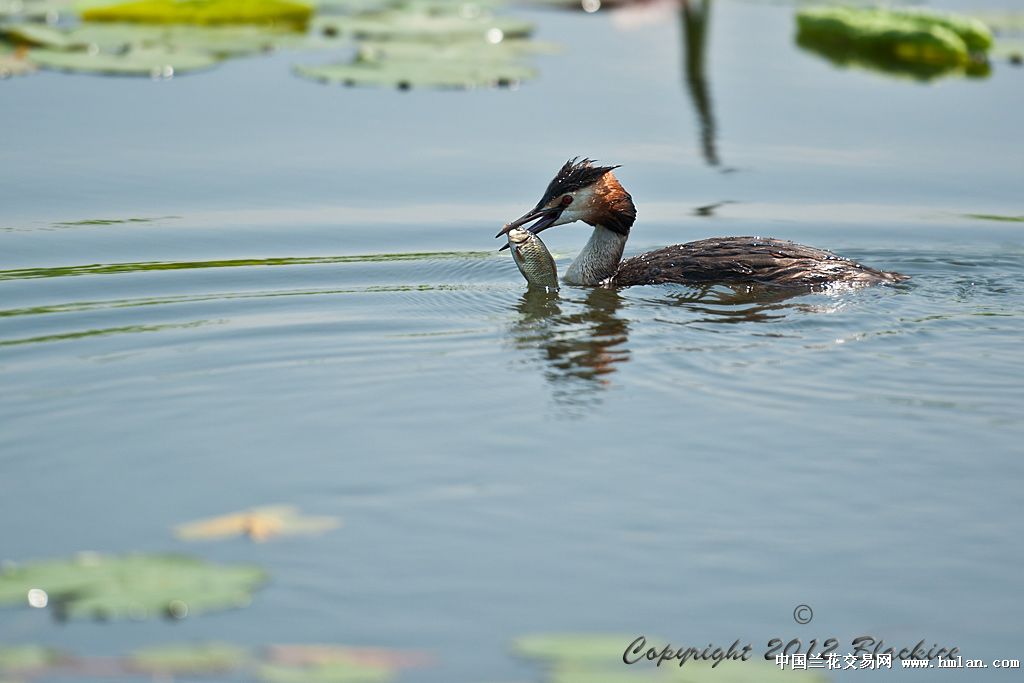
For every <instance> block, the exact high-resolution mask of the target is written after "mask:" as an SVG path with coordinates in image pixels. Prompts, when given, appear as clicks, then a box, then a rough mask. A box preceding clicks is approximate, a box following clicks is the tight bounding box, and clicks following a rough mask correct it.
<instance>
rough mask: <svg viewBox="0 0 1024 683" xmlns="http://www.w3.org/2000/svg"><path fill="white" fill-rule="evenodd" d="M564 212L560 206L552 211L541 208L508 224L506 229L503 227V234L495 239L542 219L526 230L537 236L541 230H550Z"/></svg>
mask: <svg viewBox="0 0 1024 683" xmlns="http://www.w3.org/2000/svg"><path fill="white" fill-rule="evenodd" d="M562 210H563V209H562V207H560V206H556V207H554V208H552V209H539V208H538V209H533V210H532V211H530V212H529V213H526V214H525V215H523V216H520V217H519V218H517V219H515V220H514V221H512V222H511V223H506V224H505V227H503V228H502V229H501V232H499V233H498V234H497V235H495V236H494V237H495V238H498V237H501V236H502V235H504V234H507V233H508V231H509V230H511V229H513V228H518V227H520V226H522V225H526V224H527V223H529V222H530V221H532V220H537V219H540V220H537V222H536V223H534V224H533V225H531V226H530V227H528V228H526V229H527V230H529V231H530V232H532V233H533V234H534V235H536V234H537V233H538V232H540V231H541V230H546V229H547V228H550V227H551V224H552V223H554V222H555V221H557V220H558V217H559V216H561V215H562Z"/></svg>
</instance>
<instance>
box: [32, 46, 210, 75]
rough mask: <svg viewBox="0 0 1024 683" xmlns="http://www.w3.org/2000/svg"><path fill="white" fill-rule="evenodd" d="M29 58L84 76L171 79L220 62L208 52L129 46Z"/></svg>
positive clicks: (38, 53)
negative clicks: (80, 73)
mask: <svg viewBox="0 0 1024 683" xmlns="http://www.w3.org/2000/svg"><path fill="white" fill-rule="evenodd" d="M29 59H30V60H31V61H32V62H33V63H35V64H37V65H39V66H40V67H42V68H44V69H55V70H58V71H77V72H83V73H102V74H116V75H121V76H149V77H151V78H170V77H171V76H174V75H176V74H181V73H186V72H189V71H198V70H200V69H208V68H210V67H211V66H213V65H214V64H216V63H217V62H218V61H219V59H218V58H217V56H216V55H213V54H210V53H208V52H199V51H195V50H178V49H174V48H168V47H163V46H153V47H131V46H130V47H128V49H126V50H124V51H123V52H92V51H76V52H66V51H60V50H52V49H47V48H39V49H36V50H31V51H29Z"/></svg>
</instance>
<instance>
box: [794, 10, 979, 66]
mask: <svg viewBox="0 0 1024 683" xmlns="http://www.w3.org/2000/svg"><path fill="white" fill-rule="evenodd" d="M796 20H797V27H798V34H797V40H798V42H800V43H801V44H805V45H811V46H814V45H818V46H821V47H822V48H823V49H826V50H827V49H833V50H834V49H848V50H852V51H855V52H861V53H868V54H871V55H874V56H877V57H884V58H888V59H892V60H896V61H902V62H909V63H913V64H925V65H935V66H963V65H967V64H969V63H970V62H971V61H972V59H976V58H977V56H978V55H982V56H983V55H984V53H985V52H987V51H988V50H989V49H990V48H991V47H992V33H991V31H989V29H988V27H986V26H985V24H984V23H982V22H981V21H979V20H977V19H973V18H971V17H965V16H961V15H956V14H951V13H945V12H937V11H931V10H923V9H890V8H870V9H864V8H854V7H812V8H808V9H803V10H800V11H799V12H797V17H796Z"/></svg>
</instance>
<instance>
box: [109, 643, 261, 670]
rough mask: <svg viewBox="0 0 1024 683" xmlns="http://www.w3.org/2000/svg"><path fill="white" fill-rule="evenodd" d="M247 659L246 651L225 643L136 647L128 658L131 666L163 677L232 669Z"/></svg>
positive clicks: (238, 666)
mask: <svg viewBox="0 0 1024 683" xmlns="http://www.w3.org/2000/svg"><path fill="white" fill-rule="evenodd" d="M248 660H249V653H248V652H246V651H245V650H243V649H242V648H240V647H238V646H236V645H227V644H224V643H205V644H201V645H162V646H159V647H150V648H145V649H142V650H136V651H135V652H133V653H132V654H131V656H130V657H129V661H130V663H131V668H132V669H136V670H139V671H144V672H146V673H149V674H153V675H164V676H184V675H194V674H206V673H217V672H220V671H232V670H234V669H238V668H240V667H241V666H242V665H244V664H245V663H246V662H247V661H248Z"/></svg>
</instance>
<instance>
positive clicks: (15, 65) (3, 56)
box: [0, 46, 36, 80]
mask: <svg viewBox="0 0 1024 683" xmlns="http://www.w3.org/2000/svg"><path fill="white" fill-rule="evenodd" d="M26 54H27V52H26V51H25V50H24V49H18V50H15V51H14V52H7V51H5V50H4V49H3V47H2V46H0V80H2V79H4V78H10V77H11V76H27V75H28V74H30V73H33V72H35V71H36V65H35V64H33V63H32V62H30V61H28V60H27V59H25V55H26Z"/></svg>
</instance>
